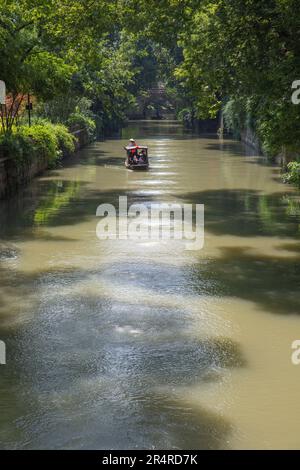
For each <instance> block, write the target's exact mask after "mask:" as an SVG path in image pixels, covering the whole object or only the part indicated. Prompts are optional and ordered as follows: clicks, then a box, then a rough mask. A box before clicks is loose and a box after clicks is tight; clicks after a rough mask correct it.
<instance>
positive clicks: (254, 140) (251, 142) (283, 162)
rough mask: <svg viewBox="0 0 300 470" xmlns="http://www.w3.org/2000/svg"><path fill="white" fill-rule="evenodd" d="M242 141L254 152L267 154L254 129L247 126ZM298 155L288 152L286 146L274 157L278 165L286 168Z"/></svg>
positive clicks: (242, 134)
mask: <svg viewBox="0 0 300 470" xmlns="http://www.w3.org/2000/svg"><path fill="white" fill-rule="evenodd" d="M241 141H242V142H243V143H244V144H246V146H247V147H249V148H250V149H251V150H252V154H255V155H262V156H265V155H264V153H263V150H262V148H261V144H260V141H259V138H258V137H257V135H256V134H255V133H254V132H253V130H252V129H250V128H247V129H245V130H244V131H242V132H241ZM297 157H298V154H297V153H292V152H288V151H287V150H286V148H285V147H283V148H282V150H281V152H280V153H278V155H273V159H272V160H274V161H275V163H276V164H277V165H280V166H282V167H283V168H286V166H287V164H288V163H289V162H291V161H293V160H296V159H297Z"/></svg>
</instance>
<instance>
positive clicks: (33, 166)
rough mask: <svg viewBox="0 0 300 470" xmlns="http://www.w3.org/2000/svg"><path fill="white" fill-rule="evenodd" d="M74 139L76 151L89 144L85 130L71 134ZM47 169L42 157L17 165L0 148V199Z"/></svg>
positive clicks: (45, 161) (11, 193)
mask: <svg viewBox="0 0 300 470" xmlns="http://www.w3.org/2000/svg"><path fill="white" fill-rule="evenodd" d="M73 134H74V135H75V137H76V142H75V146H76V150H79V149H81V148H83V147H85V146H86V145H88V144H89V143H90V141H89V136H88V133H87V131H86V130H85V129H81V130H78V131H75V132H73ZM47 168H48V161H47V159H46V158H45V157H43V156H42V155H41V156H39V157H33V158H32V160H31V161H30V162H22V164H21V165H20V164H18V163H17V162H16V161H15V160H14V159H13V158H7V157H5V156H4V155H3V154H1V148H0V199H4V198H6V197H9V196H11V195H13V194H14V193H16V192H17V190H18V188H19V187H21V186H24V185H25V184H27V183H29V181H31V180H32V179H33V178H34V177H35V176H37V175H40V174H42V173H43V172H44V171H46V170H47Z"/></svg>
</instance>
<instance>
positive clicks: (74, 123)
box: [67, 112, 96, 139]
mask: <svg viewBox="0 0 300 470" xmlns="http://www.w3.org/2000/svg"><path fill="white" fill-rule="evenodd" d="M67 125H68V126H69V128H70V129H71V130H73V131H75V130H79V129H85V130H86V131H87V132H88V135H89V138H90V139H93V138H94V137H95V133H96V123H95V121H94V120H93V119H92V118H91V117H89V116H87V115H85V114H82V113H79V112H77V113H73V114H71V115H70V117H69V119H68V121H67Z"/></svg>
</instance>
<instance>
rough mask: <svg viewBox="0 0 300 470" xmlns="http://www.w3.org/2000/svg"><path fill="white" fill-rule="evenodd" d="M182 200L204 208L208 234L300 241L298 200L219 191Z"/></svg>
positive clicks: (198, 194) (192, 195)
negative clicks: (277, 237)
mask: <svg viewBox="0 0 300 470" xmlns="http://www.w3.org/2000/svg"><path fill="white" fill-rule="evenodd" d="M180 198H181V199H183V200H184V201H185V202H189V203H193V204H204V205H205V228H206V230H207V231H208V232H211V233H214V234H217V235H223V234H224V235H234V236H241V237H243V236H244V237H253V236H281V237H292V238H297V239H299V238H300V230H299V227H300V200H299V197H297V196H293V195H289V196H287V195H286V193H274V194H264V193H260V192H259V191H255V190H243V189H236V190H233V189H228V190H227V189H218V190H209V191H200V192H194V193H186V194H182V195H181V196H180ZM292 205H294V210H293V211H291V206H292Z"/></svg>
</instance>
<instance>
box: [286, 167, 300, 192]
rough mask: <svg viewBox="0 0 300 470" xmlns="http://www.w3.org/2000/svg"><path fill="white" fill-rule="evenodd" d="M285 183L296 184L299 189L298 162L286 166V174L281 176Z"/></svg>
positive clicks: (299, 173)
mask: <svg viewBox="0 0 300 470" xmlns="http://www.w3.org/2000/svg"><path fill="white" fill-rule="evenodd" d="M283 180H284V182H285V183H292V184H296V185H297V186H299V187H300V162H290V163H289V164H288V166H287V173H285V175H284V176H283Z"/></svg>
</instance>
